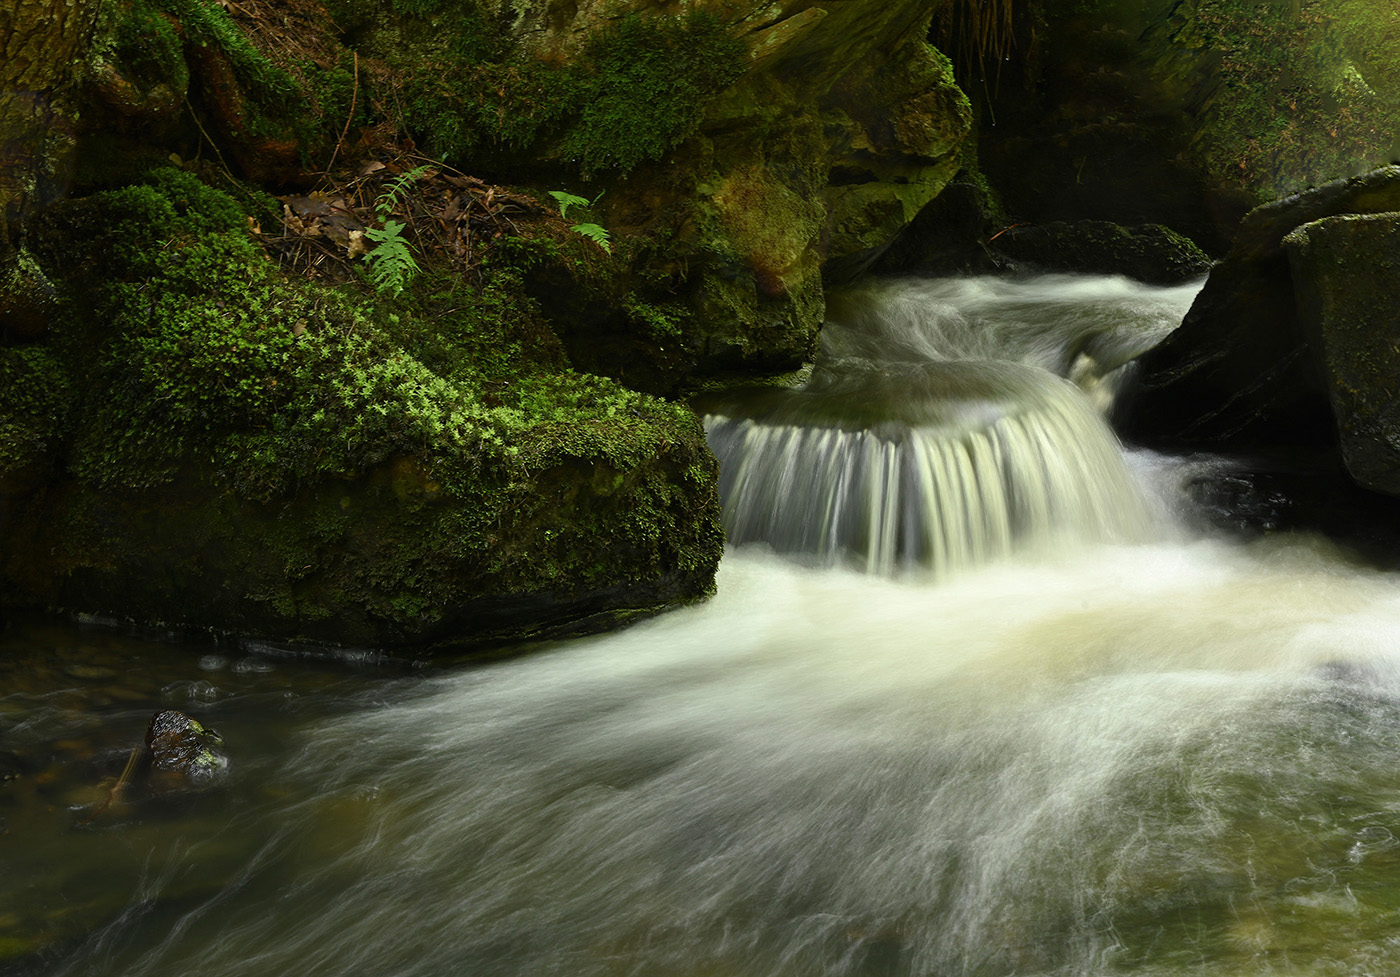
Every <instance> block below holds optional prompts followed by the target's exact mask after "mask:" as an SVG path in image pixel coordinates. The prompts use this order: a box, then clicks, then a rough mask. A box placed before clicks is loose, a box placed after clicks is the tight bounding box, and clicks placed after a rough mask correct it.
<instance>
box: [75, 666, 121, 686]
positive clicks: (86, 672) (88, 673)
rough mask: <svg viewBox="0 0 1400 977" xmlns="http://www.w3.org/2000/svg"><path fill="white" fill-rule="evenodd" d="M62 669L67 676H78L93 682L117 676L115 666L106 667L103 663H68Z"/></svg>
mask: <svg viewBox="0 0 1400 977" xmlns="http://www.w3.org/2000/svg"><path fill="white" fill-rule="evenodd" d="M63 671H64V674H66V675H67V676H68V677H69V678H78V679H84V680H87V681H93V682H101V681H105V680H106V679H109V678H116V677H117V670H116V669H115V668H108V667H107V666H105V665H69V666H67V667H66V668H64V669H63Z"/></svg>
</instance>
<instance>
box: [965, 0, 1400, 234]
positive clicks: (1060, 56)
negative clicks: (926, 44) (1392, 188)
mask: <svg viewBox="0 0 1400 977" xmlns="http://www.w3.org/2000/svg"><path fill="white" fill-rule="evenodd" d="M1039 6H1040V7H1041V9H1042V10H1043V21H1042V23H1041V24H1040V25H1039V26H1038V30H1037V37H1038V39H1039V43H1038V44H1037V45H1034V46H1033V47H1032V49H1029V50H1026V51H1024V52H1023V54H1024V56H1025V57H1026V59H1027V60H1028V61H1029V69H1030V71H1029V75H1030V77H1029V78H1028V79H1026V80H1024V81H1023V80H1022V78H1021V76H1020V73H1019V72H1012V71H1007V72H1003V73H1002V75H1001V77H1000V84H999V87H997V86H993V85H990V84H989V85H988V88H987V91H988V96H989V102H990V104H991V106H992V109H991V112H990V113H989V114H994V115H995V124H992V125H986V126H984V127H983V130H982V135H981V141H982V158H983V162H984V166H985V169H986V171H987V173H988V174H989V175H990V176H991V178H992V179H993V181H994V182H996V184H997V185H998V187H999V188H1000V189H1002V190H1003V192H1004V193H1005V196H1006V201H1007V204H1008V206H1009V207H1010V208H1011V209H1012V211H1013V212H1014V213H1016V214H1017V216H1018V217H1020V218H1021V219H1024V220H1034V221H1038V222H1045V221H1050V220H1076V219H1086V218H1088V219H1103V220H1111V221H1116V222H1120V223H1138V222H1152V223H1162V224H1166V225H1167V226H1170V227H1171V228H1173V229H1174V230H1176V231H1179V232H1181V233H1184V234H1186V235H1187V236H1189V237H1191V238H1192V239H1193V240H1195V241H1197V242H1198V243H1200V244H1202V245H1203V246H1204V247H1206V249H1207V250H1209V251H1210V252H1211V253H1213V254H1223V253H1224V252H1225V251H1226V250H1228V247H1229V242H1230V237H1231V235H1232V233H1233V231H1234V229H1235V226H1236V225H1237V224H1238V222H1239V220H1240V219H1241V218H1242V217H1243V216H1244V214H1246V213H1247V212H1248V211H1249V210H1250V209H1252V208H1253V207H1255V206H1258V205H1260V204H1262V203H1265V202H1266V201H1269V200H1273V199H1276V198H1278V197H1281V196H1285V195H1287V194H1290V193H1296V192H1299V191H1301V190H1304V189H1306V188H1307V187H1309V186H1320V185H1322V184H1323V183H1326V182H1328V181H1331V180H1335V179H1339V178H1344V177H1347V176H1352V175H1357V174H1359V173H1362V172H1364V171H1365V170H1368V169H1370V168H1373V167H1375V166H1377V165H1381V164H1383V163H1386V162H1389V161H1391V160H1393V159H1395V158H1396V156H1397V150H1400V141H1398V140H1400V8H1397V7H1396V5H1395V4H1393V3H1391V2H1390V0H1269V2H1260V0H1085V2H1082V3H1080V2H1076V3H1062V4H1052V3H1042V4H1040V5H1039ZM984 117H985V116H984Z"/></svg>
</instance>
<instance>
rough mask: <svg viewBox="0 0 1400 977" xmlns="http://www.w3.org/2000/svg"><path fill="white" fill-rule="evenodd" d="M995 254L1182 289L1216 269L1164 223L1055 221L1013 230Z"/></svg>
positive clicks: (998, 242)
mask: <svg viewBox="0 0 1400 977" xmlns="http://www.w3.org/2000/svg"><path fill="white" fill-rule="evenodd" d="M991 247H992V248H993V250H995V251H997V252H999V253H1001V254H1004V255H1006V256H1007V257H1009V258H1013V259H1015V260H1016V261H1018V262H1022V263H1024V264H1028V265H1031V266H1033V267H1035V268H1039V269H1043V270H1045V271H1063V272H1082V273H1094V274H1106V275H1126V276H1128V277H1129V278H1136V279H1137V280H1138V281H1143V282H1147V283H1149V284H1152V285H1176V284H1180V283H1181V282H1185V281H1189V280H1191V279H1193V278H1199V277H1201V276H1202V275H1204V274H1205V273H1206V272H1207V271H1209V270H1210V266H1211V260H1210V257H1209V256H1208V255H1207V254H1206V253H1205V252H1204V251H1202V250H1201V249H1200V248H1198V247H1196V245H1195V244H1194V243H1193V242H1192V241H1191V240H1190V239H1189V238H1186V237H1183V236H1182V235H1180V234H1178V233H1176V232H1175V231H1173V230H1172V229H1171V228H1169V227H1164V226H1163V225H1161V224H1139V225H1135V226H1130V227H1124V226H1121V225H1118V224H1112V223H1109V222H1108V221H1072V222H1066V221H1055V222H1051V223H1049V224H1031V225H1028V226H1022V227H1013V228H1011V229H1010V230H1008V231H1007V232H1006V233H1005V234H1003V235H1001V236H1000V237H998V238H997V239H996V241H994V242H992V244H991Z"/></svg>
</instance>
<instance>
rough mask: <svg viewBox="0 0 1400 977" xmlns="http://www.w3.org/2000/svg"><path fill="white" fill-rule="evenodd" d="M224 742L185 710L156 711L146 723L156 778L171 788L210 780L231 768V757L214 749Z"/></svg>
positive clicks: (147, 738)
mask: <svg viewBox="0 0 1400 977" xmlns="http://www.w3.org/2000/svg"><path fill="white" fill-rule="evenodd" d="M222 743H223V737H221V736H220V735H219V734H218V733H216V732H214V731H213V730H212V729H210V728H209V727H207V726H205V725H204V724H203V723H201V722H199V721H198V720H196V719H191V718H190V717H189V716H186V715H185V714H184V713H183V712H178V711H176V710H174V709H167V710H166V711H165V712H159V713H156V714H155V715H154V716H152V717H151V723H150V725H149V726H147V727H146V751H147V753H148V755H149V759H150V763H151V777H152V780H153V781H155V782H156V783H157V785H158V786H163V787H167V788H171V787H184V786H189V787H198V786H205V785H207V784H209V783H210V782H212V781H214V780H216V779H217V778H218V777H220V776H221V775H222V774H223V773H224V772H225V771H226V770H227V769H228V758H227V757H226V756H224V755H223V754H222V753H220V752H218V751H217V750H215V749H214V747H216V746H218V745H220V744H222Z"/></svg>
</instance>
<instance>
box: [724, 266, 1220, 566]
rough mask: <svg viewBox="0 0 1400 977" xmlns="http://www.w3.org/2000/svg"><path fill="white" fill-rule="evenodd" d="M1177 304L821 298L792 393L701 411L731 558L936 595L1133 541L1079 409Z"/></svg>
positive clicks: (1119, 477)
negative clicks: (987, 574) (939, 580)
mask: <svg viewBox="0 0 1400 977" xmlns="http://www.w3.org/2000/svg"><path fill="white" fill-rule="evenodd" d="M1194 291H1195V289H1194V288H1193V287H1183V288H1177V289H1156V290H1151V289H1144V288H1142V287H1141V286H1136V285H1133V284H1132V283H1130V282H1128V281H1127V280H1126V279H1110V280H1108V281H1104V280H1101V279H1099V280H1090V279H1083V278H1073V277H1056V278H1048V279H1041V280H1038V281H1035V282H1008V281H1004V280H999V279H993V278H984V279H971V280H943V281H921V280H903V281H894V282H883V283H880V284H877V285H869V286H866V287H865V288H862V289H860V290H858V291H853V292H849V293H846V294H843V295H838V296H834V297H833V301H832V303H831V306H832V308H831V314H830V319H829V321H828V322H827V323H826V325H825V326H824V328H823V330H822V346H821V355H820V358H819V359H818V361H817V364H816V368H815V370H814V372H813V374H812V376H811V379H810V381H809V382H808V383H807V384H806V385H805V386H804V387H803V388H802V389H800V390H792V391H788V390H763V391H750V392H747V393H740V394H731V395H730V396H728V397H718V398H711V404H710V406H709V415H708V416H707V418H706V428H707V431H708V432H709V438H710V444H711V446H712V447H713V448H714V451H715V453H716V454H717V455H718V456H719V459H720V463H721V472H722V475H721V485H720V491H721V495H722V497H723V499H724V517H725V531H726V533H727V534H728V539H729V541H730V542H731V543H733V544H735V545H742V544H744V543H749V542H762V543H766V544H768V545H769V546H771V547H773V548H774V549H776V550H779V551H781V552H787V553H792V554H804V555H806V556H808V557H810V558H812V559H815V560H817V561H820V562H824V563H828V564H830V563H834V562H846V563H853V564H857V565H860V566H863V567H865V568H866V569H867V570H870V571H873V572H878V573H889V572H891V571H893V570H895V569H896V568H911V567H923V568H926V569H928V570H931V571H932V572H933V573H935V574H937V575H946V574H947V573H949V572H952V571H956V570H959V569H962V568H964V567H967V566H973V565H980V564H983V563H986V562H988V561H989V560H993V559H996V558H1000V557H1005V556H1007V555H1008V554H1010V553H1012V552H1014V551H1016V550H1018V549H1025V548H1027V547H1032V546H1042V545H1044V544H1045V543H1046V542H1047V541H1050V540H1053V539H1054V538H1056V537H1068V538H1070V539H1074V540H1086V539H1122V540H1131V539H1137V540H1142V539H1146V538H1148V537H1149V536H1150V534H1151V531H1152V530H1151V518H1150V515H1149V512H1148V509H1147V507H1146V506H1145V505H1144V502H1143V499H1142V497H1141V494H1140V492H1139V490H1138V488H1137V487H1136V486H1135V485H1134V484H1133V480H1132V478H1131V476H1130V475H1129V472H1128V468H1127V465H1126V464H1125V462H1124V460H1123V458H1122V457H1121V454H1120V451H1119V448H1118V443H1117V441H1116V440H1115V439H1114V436H1113V434H1112V432H1111V431H1110V430H1109V429H1108V426H1107V424H1106V423H1105V422H1104V420H1103V418H1102V417H1101V416H1100V414H1099V413H1098V411H1097V410H1096V409H1095V403H1096V401H1097V402H1098V403H1100V404H1102V405H1103V406H1107V404H1108V403H1110V402H1111V397H1112V390H1113V388H1114V386H1115V385H1116V382H1117V379H1118V377H1119V375H1120V374H1121V372H1122V368H1123V366H1124V365H1125V364H1126V363H1127V362H1128V361H1129V360H1131V359H1132V357H1134V356H1136V355H1138V354H1139V353H1141V352H1143V351H1145V350H1146V349H1148V348H1150V347H1151V346H1152V345H1153V344H1154V343H1156V342H1157V341H1158V340H1159V339H1160V338H1161V337H1162V336H1163V335H1164V334H1165V333H1166V332H1167V331H1169V330H1170V329H1171V328H1173V327H1174V326H1175V324H1176V323H1177V322H1179V321H1180V318H1181V314H1182V311H1183V309H1184V307H1185V305H1186V304H1189V302H1190V298H1191V296H1192V295H1193V294H1194ZM1086 394H1087V395H1088V396H1086Z"/></svg>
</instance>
